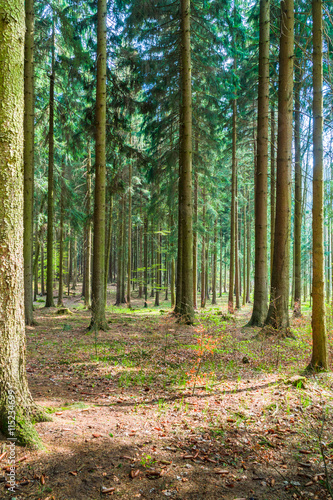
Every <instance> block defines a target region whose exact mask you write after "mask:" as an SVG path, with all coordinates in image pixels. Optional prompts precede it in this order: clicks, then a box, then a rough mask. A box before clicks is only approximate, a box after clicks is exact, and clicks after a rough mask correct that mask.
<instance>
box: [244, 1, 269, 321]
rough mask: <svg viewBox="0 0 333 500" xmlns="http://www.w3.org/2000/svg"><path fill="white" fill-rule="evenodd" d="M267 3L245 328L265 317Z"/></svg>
mask: <svg viewBox="0 0 333 500" xmlns="http://www.w3.org/2000/svg"><path fill="white" fill-rule="evenodd" d="M269 33H270V0H260V33H259V86H258V132H257V162H256V166H257V168H256V173H255V176H256V180H255V268H254V297H253V311H252V316H251V319H250V321H249V325H252V326H262V325H263V324H264V321H265V319H266V315H267V303H268V294H267V286H268V284H267V282H268V277H267V178H268V172H267V170H268V167H267V166H268V114H269Z"/></svg>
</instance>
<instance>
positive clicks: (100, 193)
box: [90, 0, 107, 330]
mask: <svg viewBox="0 0 333 500" xmlns="http://www.w3.org/2000/svg"><path fill="white" fill-rule="evenodd" d="M106 3H107V2H106V0H98V4H97V84H96V136H95V137H96V146H95V200H94V250H93V279H92V303H91V313H92V315H91V323H90V328H93V329H96V330H100V329H105V328H106V320H105V301H104V273H105V176H106V160H105V135H106V134H105V127H106V19H107V10H106Z"/></svg>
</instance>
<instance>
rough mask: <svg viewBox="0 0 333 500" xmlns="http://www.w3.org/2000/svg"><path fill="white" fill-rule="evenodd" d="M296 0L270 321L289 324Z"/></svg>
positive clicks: (287, 25)
mask: <svg viewBox="0 0 333 500" xmlns="http://www.w3.org/2000/svg"><path fill="white" fill-rule="evenodd" d="M293 55H294V1H293V0H282V2H281V35H280V57H279V93H278V150H277V179H276V180H277V183H276V219H275V235H274V255H273V270H272V282H271V297H270V305H269V310H268V314H267V319H266V323H268V324H271V325H272V326H273V327H274V328H276V329H280V328H281V329H286V328H288V327H289V264H290V214H291V159H292V154H291V143H292V118H293V66H294V60H293Z"/></svg>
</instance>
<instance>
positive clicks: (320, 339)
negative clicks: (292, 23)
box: [310, 0, 328, 370]
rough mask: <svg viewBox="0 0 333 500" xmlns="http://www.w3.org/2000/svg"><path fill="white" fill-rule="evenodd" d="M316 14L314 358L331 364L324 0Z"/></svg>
mask: <svg viewBox="0 0 333 500" xmlns="http://www.w3.org/2000/svg"><path fill="white" fill-rule="evenodd" d="M312 16H313V208H312V233H313V243H312V258H313V275H312V300H313V305H312V342H313V344H312V358H311V363H310V366H311V367H312V368H313V369H315V370H318V369H324V370H327V368H328V352H327V334H326V323H325V294H324V288H325V287H324V280H325V274H324V203H323V202H324V169H323V24H322V1H321V0H312Z"/></svg>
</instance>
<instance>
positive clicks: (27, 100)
mask: <svg viewBox="0 0 333 500" xmlns="http://www.w3.org/2000/svg"><path fill="white" fill-rule="evenodd" d="M25 22H26V31H25V51H24V233H23V252H24V310H25V322H26V324H27V325H32V324H33V322H34V321H33V297H32V249H33V201H34V2H33V0H26V2H25Z"/></svg>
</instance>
